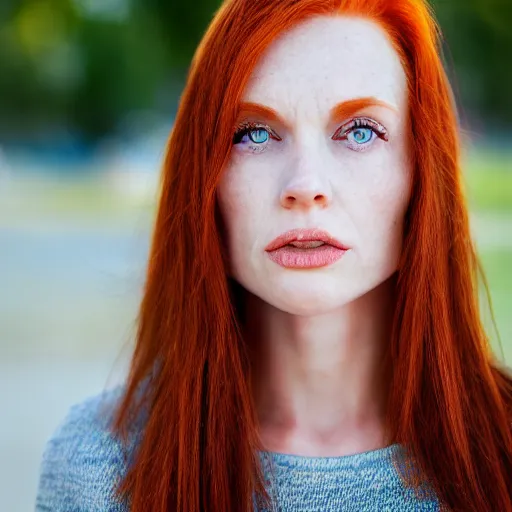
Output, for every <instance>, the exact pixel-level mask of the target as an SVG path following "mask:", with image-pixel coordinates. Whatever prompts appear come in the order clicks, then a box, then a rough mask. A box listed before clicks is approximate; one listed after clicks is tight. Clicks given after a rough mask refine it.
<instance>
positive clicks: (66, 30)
mask: <svg viewBox="0 0 512 512" xmlns="http://www.w3.org/2000/svg"><path fill="white" fill-rule="evenodd" d="M219 5H220V2H219V0H196V1H195V2H181V1H177V0H171V1H169V0H1V2H0V389H1V391H0V410H1V411H2V412H3V414H2V417H3V420H2V421H1V422H0V497H1V501H0V510H2V511H4V510H5V511H9V512H18V511H19V512H21V511H28V510H33V507H34V500H35V492H36V487H37V479H38V471H39V463H40V458H41V455H42V450H43V447H44V444H45V442H46V440H47V439H48V437H49V436H50V434H51V433H52V432H53V431H54V429H55V427H56V426H57V424H58V423H59V422H60V421H61V420H62V418H63V416H64V415H65V414H66V412H67V410H68V408H69V406H70V405H71V404H72V403H75V402H77V401H80V400H82V399H84V398H85V397H87V396H89V395H92V394H95V393H97V392H99V391H101V390H102V389H103V388H104V387H105V386H107V385H108V386H110V385H113V384H114V383H116V382H118V381H119V380H121V379H122V377H123V372H124V369H125V368H126V364H127V361H128V358H129V355H130V350H131V346H132V341H133V336H134V326H135V317H136V313H137V304H138V301H139V300H140V296H141V285H142V283H143V279H144V271H145V261H146V256H147V250H148V242H149V235H150V228H151V222H152V218H153V213H154V209H155V197H156V185H157V180H158V175H159V171H160V164H161V160H162V157H163V151H164V146H165V141H166V138H167V135H168V133H169V131H170V129H171V127H172V124H173V118H174V114H175V112H176V109H177V105H178V102H179V96H180V93H181V90H182V87H183V84H184V79H185V75H186V72H187V69H188V65H189V62H190V59H191V57H192V55H193V52H194V49H195V47H196V45H197V44H198V42H199V41H200V39H201V37H202V35H203V33H204V30H205V29H206V27H207V25H208V23H209V21H210V20H211V18H212V16H213V14H214V12H215V10H216V9H217V8H218V7H219ZM433 5H434V8H435V11H436V13H437V17H438V19H439V22H440V25H441V28H442V30H443V32H444V36H445V43H446V44H445V50H444V51H445V61H446V68H447V70H448V73H449V76H450V79H451V81H452V84H453V87H454V91H455V95H456V98H457V101H458V104H459V108H460V114H461V123H462V130H463V140H464V173H465V179H466V187H467V194H468V200H469V204H470V209H471V222H472V228H473V232H474V236H475V239H476V241H477V244H478V249H479V253H480V255H481V259H482V262H483V265H484V269H485V271H486V274H487V278H488V282H489V286H490V291H491V298H492V302H493V307H494V312H495V317H496V325H497V327H498V331H499V333H500V335H501V339H502V348H501V347H500V345H499V343H498V336H497V333H496V331H495V330H494V329H493V328H492V322H491V315H490V312H489V310H488V308H486V307H485V306H484V303H482V304H483V306H482V308H483V316H484V321H485V322H486V325H487V326H488V329H489V334H490V336H491V338H492V340H493V346H494V347H495V349H496V353H497V354H498V357H499V358H501V359H504V360H506V361H507V363H508V364H512V94H510V91H512V4H511V3H510V0H502V1H501V0H465V1H464V2H462V1H456V0H453V1H447V0H438V1H435V2H433ZM440 129H442V127H440ZM502 349H503V350H502Z"/></svg>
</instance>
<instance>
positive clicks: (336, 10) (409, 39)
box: [114, 0, 512, 512]
mask: <svg viewBox="0 0 512 512" xmlns="http://www.w3.org/2000/svg"><path fill="white" fill-rule="evenodd" d="M338 14H341V15H354V16H360V17H364V18H367V19H370V20H373V21H375V22H376V23H378V24H379V25H380V26H381V27H383V28H384V29H385V31H386V32H387V34H388V36H389V38H390V40H391V41H392V43H393V45H394V47H395V49H396V51H397V52H398V53H399V55H400V57H401V59H402V63H403V67H404V69H405V71H406V74H407V77H408V86H409V105H410V113H409V114H410V123H411V130H412V133H413V137H412V144H413V154H414V171H413V186H412V197H411V201H410V205H409V208H408V211H407V214H406V222H405V231H404V249H403V254H402V257H401V262H400V266H399V269H398V276H397V277H398V278H397V297H398V300H397V306H396V312H395V317H394V324H393V332H392V338H391V340H390V343H389V352H388V356H389V359H388V361H389V362H390V365H391V368H392V377H391V386H390V393H389V404H388V423H387V427H388V430H389V433H390V438H389V441H390V442H396V443H400V444H402V445H403V446H404V447H405V448H406V449H407V451H408V452H409V453H410V455H411V456H412V458H413V459H414V460H415V463H416V464H417V467H418V468H419V469H420V478H411V477H410V475H409V477H407V475H406V474H404V475H402V477H403V478H404V483H405V484H406V485H412V486H416V485H418V484H419V482H420V480H422V479H423V480H427V481H428V482H429V484H430V485H431V486H432V488H433V490H434V491H435V493H436V494H437V497H438V498H439V500H440V502H441V504H442V505H443V507H445V508H447V509H449V510H453V511H463V512H470V511H475V512H509V511H512V497H511V493H512V433H511V421H512V411H511V408H512V377H511V376H510V374H507V373H506V369H505V368H504V367H502V368H500V367H499V363H498V361H496V360H495V359H494V358H493V355H492V352H491V350H490V345H489V342H488V338H487V336H486V334H485V332H484V330H483V327H482V323H481V320H480V315H479V307H478V296H477V292H478V275H479V274H478V272H479V270H480V267H479V262H478V259H477V255H476V251H475V248H474V245H473V243H472V241H471V237H470V230H469V223H468V214H467V209H466V203H465V199H464V195H463V192H462V189H463V187H462V183H461V170H460V159H459V136H458V126H457V119H456V114H455V109H454V105H453V100H452V95H451V89H450V86H449V84H448V82H447V78H446V76H445V73H444V70H443V66H442V63H441V59H440V57H439V52H438V49H439V30H438V27H437V25H436V23H435V21H434V18H433V16H432V14H431V12H430V10H429V8H428V6H427V5H426V3H425V2H424V1H423V0H258V1H254V0H227V1H225V2H224V3H223V5H222V6H221V7H220V9H219V10H218V12H217V13H216V16H215V17H214V19H213V21H212V23H211V25H210V27H209V28H208V30H207V32H206V34H205V36H204V38H203V40H202V42H201V44H200V45H199V47H198V49H197V52H196V54H195V56H194V59H193V61H192V65H191V68H190V71H189V76H188V80H187V84H186V87H185V90H184V92H183V95H182V97H181V101H180V105H179V110H178V113H177V117H176V120H175V125H174V128H173V130H172V133H171V136H170V138H169V142H168V147H167V154H166V158H165V162H164V168H163V173H162V182H161V197H160V201H159V209H158V214H157V218H156V223H155V227H154V235H153V241H152V247H151V251H150V257H149V266H148V271H147V281H146V285H145V291H144V297H143V300H142V304H141V309H140V316H139V324H138V333H137V344H136V348H135V352H134V355H133V360H132V364H131V369H130V373H129V376H128V380H127V385H126V390H125V392H124V396H123V400H122V402H121V404H120V407H119V409H118V410H117V414H116V422H115V425H114V431H115V432H116V433H119V434H122V437H123V439H124V438H125V437H126V432H127V431H128V429H129V426H130V423H131V422H132V421H133V419H134V417H135V416H136V414H137V411H140V410H142V408H144V409H145V410H146V411H147V415H146V420H145V423H144V430H143V435H142V436H141V437H140V442H139V443H138V446H137V452H136V456H135V458H134V460H133V464H131V466H130V468H129V471H128V473H127V474H126V476H125V478H124V480H123V482H122V485H121V486H120V488H119V493H120V495H123V496H125V497H129V499H130V501H131V509H132V510H133V511H135V512H141V511H151V512H164V511H165V512H168V511H176V512H177V511H180V512H199V511H200V510H209V511H215V510H217V511H222V512H235V511H244V512H246V511H249V510H251V508H252V499H251V498H252V496H253V492H255V491H256V492H258V493H261V494H263V495H264V485H263V480H262V475H261V471H260V468H259V464H258V462H259V459H258V457H257V450H258V449H259V447H260V446H259V442H258V433H257V428H256V418H255V414H254V408H253V403H252V399H251V395H250V390H249V377H248V376H249V372H250V358H249V356H248V351H247V347H246V345H245V344H244V339H243V336H242V335H241V332H242V329H241V321H240V316H239V313H238V311H239V308H238V306H239V304H238V305H237V299H236V298H235V295H234V293H233V286H232V285H231V284H230V281H229V279H228V277H227V272H226V266H225V253H224V249H223V243H222V242H223V240H222V229H221V227H220V221H219V214H218V207H217V202H216V189H217V184H218V182H219V177H220V176H221V173H222V170H223V168H224V167H225V165H226V163H227V161H228V159H229V157H230V150H231V145H232V137H233V127H234V124H235V121H236V117H237V107H238V104H239V100H240V99H241V96H242V94H243V91H244V88H245V85H246V83H247V81H248V78H249V76H250V74H251V72H252V69H253V68H254V66H255V65H256V63H257V60H258V59H259V57H260V56H261V54H262V53H263V52H264V51H265V50H266V48H267V47H268V46H269V44H270V43H271V42H272V41H273V40H274V39H275V38H276V37H277V36H279V35H280V34H281V33H282V32H283V31H284V30H286V29H288V28H290V27H292V26H294V25H296V24H298V23H300V22H301V21H303V20H306V19H307V18H309V17H311V16H316V15H338ZM146 382H149V383H150V385H145V386H142V384H143V383H146Z"/></svg>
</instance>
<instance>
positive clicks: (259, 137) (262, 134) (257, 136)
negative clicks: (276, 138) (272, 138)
mask: <svg viewBox="0 0 512 512" xmlns="http://www.w3.org/2000/svg"><path fill="white" fill-rule="evenodd" d="M248 134H249V138H250V139H251V140H252V141H253V142H254V143H256V144H263V143H265V142H267V140H268V138H269V133H268V132H267V130H265V129H263V128H258V129H256V130H251V131H250V132H248Z"/></svg>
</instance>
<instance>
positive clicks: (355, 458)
mask: <svg viewBox="0 0 512 512" xmlns="http://www.w3.org/2000/svg"><path fill="white" fill-rule="evenodd" d="M401 453H402V446H401V445H400V444H397V443H395V444H391V445H388V446H385V447H384V448H377V449H375V450H368V451H366V452H360V453H354V454H349V455H338V456H308V455H296V454H291V453H281V452H272V451H266V450H261V451H259V454H260V457H262V458H263V459H266V460H267V461H272V463H273V464H274V465H276V466H281V467H286V468H287V469H298V470H307V471H311V470H320V471H329V470H331V471H332V470H339V469H345V468H349V467H358V466H367V465H374V464H378V463H389V462H390V461H391V459H392V458H393V457H394V456H398V455H399V454H401Z"/></svg>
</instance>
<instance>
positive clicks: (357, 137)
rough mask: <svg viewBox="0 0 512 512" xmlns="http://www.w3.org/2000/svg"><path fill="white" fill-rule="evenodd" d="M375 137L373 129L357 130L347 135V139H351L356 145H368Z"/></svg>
mask: <svg viewBox="0 0 512 512" xmlns="http://www.w3.org/2000/svg"><path fill="white" fill-rule="evenodd" d="M372 136H373V130H372V129H371V128H361V127H360V128H356V129H354V130H352V131H351V132H349V133H348V134H347V138H349V139H350V138H351V139H352V140H353V141H354V142H355V143H356V144H366V143H367V142H370V140H371V139H372Z"/></svg>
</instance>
